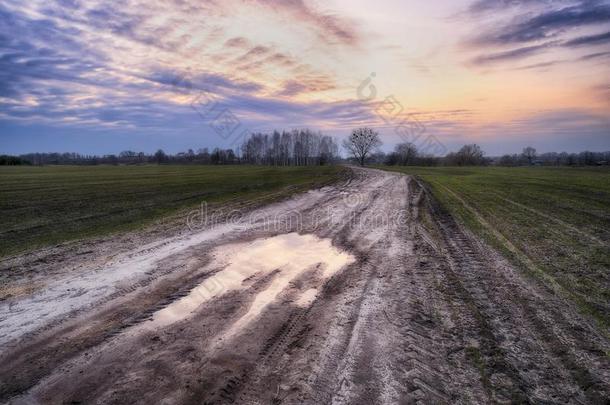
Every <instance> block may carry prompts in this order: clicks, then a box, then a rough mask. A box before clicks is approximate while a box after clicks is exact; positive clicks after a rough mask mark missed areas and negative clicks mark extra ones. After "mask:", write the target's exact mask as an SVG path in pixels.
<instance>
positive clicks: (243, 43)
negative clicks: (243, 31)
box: [225, 37, 250, 49]
mask: <svg viewBox="0 0 610 405" xmlns="http://www.w3.org/2000/svg"><path fill="white" fill-rule="evenodd" d="M225 46H226V47H228V48H242V49H244V48H247V47H248V46H250V41H248V40H247V39H246V38H244V37H233V38H230V39H228V40H227V41H226V42H225Z"/></svg>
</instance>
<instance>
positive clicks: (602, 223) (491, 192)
mask: <svg viewBox="0 0 610 405" xmlns="http://www.w3.org/2000/svg"><path fill="white" fill-rule="evenodd" d="M385 169H387V170H395V171H400V172H404V173H409V174H414V175H418V176H419V177H420V178H421V179H423V180H424V181H425V182H426V183H428V184H429V185H430V188H431V190H432V192H433V194H434V195H435V197H436V198H437V199H438V200H439V201H440V202H441V204H442V205H443V206H444V207H445V208H446V209H447V210H448V211H449V212H450V213H452V214H453V215H454V216H455V217H456V218H457V219H458V220H459V221H461V222H462V223H464V224H465V225H466V226H468V227H469V228H470V229H471V230H473V231H474V232H475V233H477V234H478V235H479V236H481V237H483V238H484V239H485V240H486V241H487V242H489V243H490V244H491V245H492V246H494V247H496V248H497V249H499V250H500V251H501V252H502V253H504V254H505V256H507V257H508V258H509V259H510V260H511V261H513V263H515V264H517V265H519V266H520V267H521V268H522V269H524V270H525V271H526V272H528V273H529V274H531V275H534V276H536V277H538V278H539V279H541V280H543V281H544V282H545V283H546V284H547V285H548V286H550V287H551V288H553V289H554V290H556V291H558V292H559V293H561V294H564V295H565V296H567V297H568V298H570V299H572V300H573V301H574V302H575V303H576V304H577V305H578V307H579V308H580V309H581V311H582V312H583V313H586V314H588V315H591V316H592V317H593V318H594V319H596V320H597V321H598V322H599V324H600V325H601V326H602V327H603V328H607V327H608V326H609V325H610V311H608V308H609V304H610V170H609V169H608V168H569V167H562V168H545V167H534V168H499V167H480V168H479V167H477V168H455V167H432V168H423V167H421V168H420V167H390V168H387V167H386V168H385Z"/></svg>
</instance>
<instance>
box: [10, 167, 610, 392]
mask: <svg viewBox="0 0 610 405" xmlns="http://www.w3.org/2000/svg"><path fill="white" fill-rule="evenodd" d="M102 251H108V249H102ZM61 263H62V258H56V260H55V261H54V263H52V264H50V266H55V267H61V265H62V264H61ZM70 263H73V260H72V261H70ZM67 289H70V290H69V291H67ZM0 330H1V331H2V332H1V333H0V341H1V342H2V349H1V350H2V353H1V354H0V400H2V401H3V402H12V403H32V402H34V403H35V402H40V403H117V404H122V403H126V402H130V403H132V402H136V403H152V402H161V401H162V400H164V401H166V403H185V404H189V403H193V404H201V403H207V404H225V403H243V404H256V403H260V404H269V403H274V404H301V403H311V404H318V403H333V404H373V403H374V404H396V403H418V402H419V403H426V404H428V403H435V404H437V403H491V402H493V403H511V402H520V403H527V402H531V403H604V401H605V400H606V399H607V398H608V397H610V386H609V381H610V374H609V373H610V371H609V363H608V360H607V355H606V353H608V352H609V350H610V345H609V342H608V340H607V338H606V337H605V336H604V335H603V334H602V333H600V332H599V331H597V330H596V329H595V328H594V327H593V326H592V325H591V323H590V322H589V321H587V320H586V319H584V318H583V317H582V316H580V315H578V314H577V312H576V311H575V309H574V308H573V307H572V306H571V305H570V304H569V303H567V302H565V301H564V300H562V298H561V297H557V296H554V295H552V294H551V293H550V292H549V291H547V289H546V288H544V287H543V286H540V285H538V284H537V283H536V282H534V281H533V280H531V279H529V278H527V277H525V276H523V275H522V274H521V273H520V272H519V271H517V270H516V269H514V268H513V267H512V266H511V265H510V264H508V263H507V262H506V261H505V260H504V259H503V258H502V257H501V256H500V255H498V254H497V253H495V252H493V251H491V250H490V249H489V248H488V247H486V246H485V245H484V244H482V243H481V242H480V241H478V240H477V239H476V238H474V237H473V236H472V235H471V234H469V233H468V232H466V231H464V230H463V229H462V228H461V227H460V226H458V224H457V223H456V222H455V221H454V220H453V219H452V218H451V217H450V216H448V215H447V214H446V213H445V212H444V211H443V210H442V209H441V208H440V207H439V206H438V205H437V203H436V202H435V201H434V200H433V199H432V198H431V196H430V195H429V193H427V191H426V190H425V188H424V187H423V186H422V185H421V184H419V183H418V182H417V181H416V180H415V179H413V178H410V177H407V176H404V175H400V174H390V173H385V172H381V171H374V170H360V169H354V173H353V176H352V178H350V179H349V180H347V181H346V182H345V183H343V184H338V185H334V186H328V187H325V188H323V189H320V190H315V191H311V192H309V193H306V194H304V195H300V196H297V197H295V198H293V199H291V200H288V201H284V202H281V203H276V204H273V205H270V206H268V207H265V208H262V209H258V210H254V211H251V212H248V213H247V215H245V216H243V217H239V218H237V219H235V220H234V221H229V222H224V223H222V224H220V225H217V226H209V224H205V225H204V226H202V228H201V229H197V227H195V229H193V230H192V231H189V232H187V233H184V234H180V235H177V236H173V237H171V238H167V239H164V240H160V241H158V242H155V243H152V244H150V245H149V246H147V247H146V248H145V249H138V250H137V251H134V252H129V253H125V254H121V255H118V256H116V257H107V258H104V257H99V258H97V259H96V260H94V261H92V262H91V263H82V264H77V265H76V266H74V268H70V271H68V269H66V270H65V271H64V272H61V271H59V270H58V269H57V268H55V269H54V270H53V271H50V272H49V276H48V280H45V287H43V288H41V289H40V290H39V291H37V292H36V293H34V294H33V295H30V296H22V297H17V298H15V299H12V300H11V301H8V302H2V303H0Z"/></svg>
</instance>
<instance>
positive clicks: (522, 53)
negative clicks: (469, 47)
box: [472, 42, 554, 65]
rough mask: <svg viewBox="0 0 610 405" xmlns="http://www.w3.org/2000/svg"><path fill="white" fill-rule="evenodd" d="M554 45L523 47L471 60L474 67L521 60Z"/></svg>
mask: <svg viewBox="0 0 610 405" xmlns="http://www.w3.org/2000/svg"><path fill="white" fill-rule="evenodd" d="M553 44H554V43H551V42H549V43H546V44H541V45H532V46H525V47H522V48H516V49H511V50H509V51H502V52H496V53H492V54H488V55H481V56H477V57H476V58H474V59H473V60H472V63H473V64H475V65H488V64H492V63H498V62H506V61H512V60H518V59H523V58H526V57H528V56H532V55H535V54H538V53H540V51H541V50H544V49H547V48H549V47H550V46H553Z"/></svg>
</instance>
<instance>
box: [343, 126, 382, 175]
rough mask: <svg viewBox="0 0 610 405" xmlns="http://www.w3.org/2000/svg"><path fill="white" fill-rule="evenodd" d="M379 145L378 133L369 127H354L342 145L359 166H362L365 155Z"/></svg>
mask: <svg viewBox="0 0 610 405" xmlns="http://www.w3.org/2000/svg"><path fill="white" fill-rule="evenodd" d="M380 146H381V140H380V139H379V134H378V133H377V132H376V131H374V130H372V129H371V128H367V127H364V128H357V129H354V130H353V131H352V133H351V135H350V136H349V138H347V139H346V140H344V141H343V147H344V148H345V149H346V150H347V151H348V152H349V153H350V154H351V155H352V156H353V157H354V158H355V159H356V160H358V163H360V166H364V162H365V161H366V158H367V156H369V155H370V154H371V152H373V151H374V150H375V149H377V148H379V147H380Z"/></svg>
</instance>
